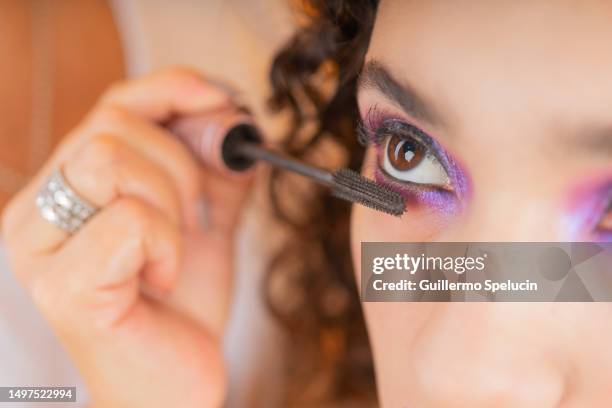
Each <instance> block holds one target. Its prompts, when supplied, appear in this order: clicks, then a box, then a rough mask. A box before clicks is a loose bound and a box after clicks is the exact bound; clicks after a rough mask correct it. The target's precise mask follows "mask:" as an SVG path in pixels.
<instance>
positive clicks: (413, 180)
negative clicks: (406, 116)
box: [358, 107, 467, 213]
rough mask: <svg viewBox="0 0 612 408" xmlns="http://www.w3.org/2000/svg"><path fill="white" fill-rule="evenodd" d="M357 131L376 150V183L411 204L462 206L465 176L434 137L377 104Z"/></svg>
mask: <svg viewBox="0 0 612 408" xmlns="http://www.w3.org/2000/svg"><path fill="white" fill-rule="evenodd" d="M358 134H359V139H360V141H361V142H362V144H367V145H371V146H373V148H374V149H375V150H376V157H377V165H376V169H375V171H374V176H375V178H376V180H377V182H379V183H381V184H384V185H386V186H388V187H389V188H392V189H394V190H396V191H398V192H399V193H401V194H402V195H404V196H405V197H406V199H407V201H408V203H409V204H413V205H426V206H428V207H431V208H434V209H438V210H443V211H446V212H453V213H454V212H457V211H459V210H460V209H461V207H462V200H463V198H464V197H465V194H466V191H467V183H466V178H465V176H464V175H463V174H464V173H463V172H462V171H461V170H460V169H459V166H458V165H457V164H456V162H455V160H454V159H453V158H452V157H451V156H450V155H449V154H448V153H447V152H446V150H445V149H444V148H442V146H441V145H440V144H439V143H438V142H437V141H436V140H435V139H434V138H433V137H431V136H429V135H428V134H427V133H425V132H424V131H422V130H421V129H420V128H418V127H417V126H415V125H413V124H411V123H408V122H406V121H405V120H403V119H400V118H396V117H393V116H391V115H387V114H385V113H384V112H383V111H381V110H379V109H378V108H377V107H372V108H371V109H370V110H369V111H368V113H367V114H366V115H365V117H364V119H363V121H362V123H361V125H360V127H359V131H358Z"/></svg>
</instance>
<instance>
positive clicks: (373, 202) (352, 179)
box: [331, 169, 406, 217]
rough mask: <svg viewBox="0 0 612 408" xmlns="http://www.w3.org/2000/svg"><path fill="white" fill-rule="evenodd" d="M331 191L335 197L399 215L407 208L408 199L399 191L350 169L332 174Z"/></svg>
mask: <svg viewBox="0 0 612 408" xmlns="http://www.w3.org/2000/svg"><path fill="white" fill-rule="evenodd" d="M332 176H333V180H334V183H333V185H332V186H331V192H332V194H333V195H334V196H335V197H338V198H342V199H344V200H348V201H350V202H353V203H358V204H361V205H364V206H366V207H369V208H372V209H374V210H377V211H381V212H384V213H387V214H390V215H395V216H397V217H399V216H400V215H402V214H403V213H404V211H405V210H406V201H405V200H404V197H403V196H402V195H400V194H399V193H397V192H395V191H393V190H391V189H389V188H387V187H385V186H381V185H380V184H377V183H376V182H374V181H372V180H369V179H367V178H365V177H363V176H362V175H361V174H359V173H357V172H356V171H353V170H350V169H340V170H337V171H336V172H334V173H333V174H332Z"/></svg>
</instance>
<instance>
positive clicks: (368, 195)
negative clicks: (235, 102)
mask: <svg viewBox="0 0 612 408" xmlns="http://www.w3.org/2000/svg"><path fill="white" fill-rule="evenodd" d="M228 121H229V123H228V124H227V125H225V124H224V123H220V124H219V125H218V126H213V127H212V128H211V126H210V120H209V119H205V118H201V117H191V118H183V119H180V120H178V121H176V122H174V123H172V124H171V125H170V126H169V130H170V131H171V132H172V133H174V134H175V135H177V136H178V137H179V138H180V139H181V140H182V141H183V142H184V143H185V144H186V145H187V146H188V147H189V148H190V149H191V151H192V152H193V153H194V154H195V156H196V157H198V158H199V159H200V160H201V161H202V162H206V163H209V164H211V163H212V165H213V166H215V167H225V168H228V169H230V170H232V171H235V172H241V171H245V170H247V169H249V168H250V167H252V166H253V165H254V164H255V163H256V162H257V161H260V160H261V161H265V162H267V163H269V164H271V165H273V166H276V167H279V168H281V169H284V170H287V171H290V172H293V173H296V174H300V175H302V176H304V177H307V178H309V179H311V180H314V181H316V182H317V183H319V184H322V185H325V186H327V187H328V188H329V190H330V192H331V193H332V195H333V196H335V197H337V198H340V199H343V200H346V201H350V202H352V203H358V204H361V205H364V206H366V207H369V208H372V209H374V210H378V211H381V212H384V213H387V214H391V215H395V216H400V215H402V214H403V213H404V211H405V209H406V203H405V200H404V197H403V196H402V195H400V194H399V193H397V192H395V191H393V190H391V189H389V188H387V187H385V186H381V185H380V184H377V183H375V182H374V181H372V180H368V179H367V178H365V177H363V176H362V175H361V174H359V173H357V172H356V171H353V170H350V169H339V170H335V171H328V170H324V169H321V168H318V167H314V166H310V165H308V164H306V163H303V162H300V161H298V160H296V159H294V158H291V157H289V156H287V155H284V154H282V153H278V152H274V151H272V150H270V149H268V148H266V147H264V146H263V145H262V143H261V140H262V138H261V137H260V134H259V132H258V130H257V128H255V126H253V125H251V124H250V123H249V122H248V120H242V121H241V120H237V119H236V118H234V119H231V120H229V119H228ZM236 123H238V124H236ZM211 129H212V130H211ZM224 129H225V130H224Z"/></svg>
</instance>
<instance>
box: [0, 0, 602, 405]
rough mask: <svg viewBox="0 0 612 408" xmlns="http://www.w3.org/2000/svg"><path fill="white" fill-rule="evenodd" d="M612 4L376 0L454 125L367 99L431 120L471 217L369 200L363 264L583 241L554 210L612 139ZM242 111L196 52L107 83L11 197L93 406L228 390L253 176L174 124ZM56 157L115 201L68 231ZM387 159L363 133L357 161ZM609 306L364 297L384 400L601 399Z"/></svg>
mask: <svg viewBox="0 0 612 408" xmlns="http://www.w3.org/2000/svg"><path fill="white" fill-rule="evenodd" d="M611 18H612V8H611V7H610V6H609V5H607V4H606V2H603V1H599V2H596V1H589V2H584V3H581V4H580V5H578V4H576V3H574V2H571V3H570V2H554V3H552V2H540V1H535V2H534V1H529V2H527V1H521V2H509V1H506V2H503V1H493V2H485V1H467V0H466V1H461V2H459V1H458V2H443V1H437V0H432V1H428V2H417V1H403V0H402V1H400V0H396V1H391V0H383V2H382V4H381V10H380V14H379V16H378V17H377V22H376V26H375V31H374V36H373V41H372V44H371V48H370V50H369V53H368V61H371V60H378V61H380V62H381V63H382V64H384V65H385V66H386V67H387V68H388V69H389V70H390V71H391V73H392V74H393V76H394V77H395V78H396V79H398V80H399V81H400V82H402V83H407V82H409V83H410V85H411V86H412V87H413V88H414V89H416V90H418V91H419V94H421V95H423V96H425V97H426V99H427V101H428V102H429V104H428V105H431V106H432V107H434V109H433V111H435V112H436V113H437V116H438V118H439V119H441V120H438V121H433V122H431V123H430V122H429V121H423V120H421V119H420V118H415V117H410V116H409V115H407V114H406V113H405V112H403V111H402V110H401V109H400V108H399V107H398V106H397V105H396V104H394V103H392V102H391V101H390V100H389V98H388V97H387V96H385V95H383V94H382V93H381V92H379V91H377V90H376V89H375V88H372V87H369V88H368V89H365V87H364V89H361V90H360V93H359V103H360V108H361V111H362V113H363V114H364V115H365V114H366V112H368V110H369V108H370V107H371V106H372V105H378V106H380V107H382V108H383V109H384V110H385V111H386V112H387V113H390V114H393V115H394V116H397V117H399V118H401V119H403V120H407V121H411V122H412V123H414V124H416V125H418V126H419V127H420V128H421V129H423V130H425V131H427V132H428V133H429V134H430V135H431V136H432V137H434V138H435V139H436V140H437V141H438V142H439V143H440V144H441V145H443V146H444V148H445V149H447V150H448V151H449V152H450V154H452V155H453V157H455V158H456V159H457V160H458V162H459V163H460V166H461V168H462V170H463V171H465V173H466V175H467V176H468V177H469V180H470V186H471V188H470V191H469V194H467V195H466V196H465V197H464V198H463V202H462V204H463V205H462V208H463V210H462V211H460V212H457V211H440V210H439V208H431V207H429V206H427V205H422V204H421V205H411V206H410V208H409V211H408V212H407V215H406V216H404V217H403V218H402V219H401V221H398V220H397V219H396V218H393V217H387V216H384V215H380V214H378V213H374V212H372V211H369V210H367V209H365V208H363V207H355V208H354V211H353V219H352V222H353V228H352V242H353V243H354V251H353V254H354V257H355V265H356V267H357V268H358V266H359V264H360V263H359V242H361V241H364V240H367V241H424V240H434V239H438V240H458V241H478V240H501V241H513V240H559V239H572V238H575V237H574V236H570V232H568V231H567V230H566V229H565V227H564V224H563V223H562V222H561V220H562V219H563V218H564V216H565V215H566V214H567V213H568V212H571V211H570V208H574V207H575V205H574V203H573V201H574V198H573V194H575V193H573V192H574V191H576V190H581V187H582V186H584V185H589V184H590V183H591V182H592V180H593V179H597V178H599V177H602V174H604V173H606V172H609V171H610V160H609V152H610V151H609V149H608V150H605V149H601V148H599V149H588V148H585V147H584V146H592V145H593V143H592V141H593V136H592V135H594V134H595V135H599V134H601V132H600V130H601V129H606V128H610V127H612V120H610V119H609V113H608V112H609V106H612V103H611V102H612V96H611V95H612V93H610V92H602V90H606V89H612V75H610V72H612V55H611V54H610V53H609V50H608V49H609V45H608V44H609V41H608V39H609V38H610V37H612V28H610V27H609V26H610V25H609V24H608V22H609V21H610V19H611ZM517 27H520V29H517ZM560 44H561V45H562V46H561V45H560ZM584 44H588V47H585V46H584ZM568 55H570V56H572V57H571V58H568V57H567V56H568ZM449 61H452V63H449ZM509 61H510V62H512V63H509ZM560 61H562V63H561V62H560ZM151 95H156V97H155V98H151ZM576 101H579V102H580V103H576ZM235 108H236V106H235V103H234V102H233V101H232V100H231V98H230V97H229V96H228V95H226V94H225V93H224V92H223V91H222V90H221V89H218V88H217V87H216V86H215V85H213V84H212V83H210V82H209V81H207V80H206V79H205V78H203V77H202V76H201V75H199V74H197V73H194V72H192V71H189V70H185V69H173V70H169V71H165V72H161V73H157V74H154V75H151V76H148V77H145V78H142V79H138V80H136V81H132V82H127V83H121V84H119V85H117V86H114V87H113V88H111V89H110V90H109V91H107V93H106V94H105V95H104V96H103V97H102V98H101V99H100V100H99V101H98V103H97V104H96V106H95V107H94V108H93V110H92V111H91V112H90V114H89V115H88V116H87V117H86V118H85V119H83V120H82V121H81V122H80V123H79V124H78V125H77V126H76V127H74V129H73V130H71V131H70V132H68V133H67V134H66V135H65V137H64V139H63V141H62V143H61V144H60V146H59V147H58V149H57V150H56V151H55V152H54V154H53V155H52V157H51V158H50V159H49V161H48V162H47V163H46V164H45V165H44V166H43V167H42V169H40V171H39V172H38V174H37V175H36V176H35V177H34V178H33V179H32V180H31V182H30V183H29V184H28V185H27V186H26V187H25V188H24V189H22V190H21V191H20V192H19V194H17V195H16V196H15V197H14V198H13V199H12V200H11V202H10V203H9V205H8V206H7V208H6V210H5V212H4V215H3V223H2V227H3V238H4V242H5V243H6V246H7V252H8V254H9V257H10V262H11V266H12V270H13V271H14V272H15V274H16V275H17V277H18V278H19V279H20V280H21V282H22V283H23V285H24V286H25V287H26V288H27V289H28V290H29V291H30V293H31V295H32V298H33V299H34V301H35V303H36V304H37V306H38V307H39V309H40V310H41V312H42V314H43V315H44V316H45V318H46V319H47V320H48V321H49V323H50V324H51V326H52V327H53V328H54V330H55V331H56V333H57V334H58V336H59V338H60V339H61V341H62V342H63V344H64V345H65V347H66V349H67V350H68V351H69V353H70V354H71V357H72V359H73V360H74V361H75V363H76V365H77V367H78V368H79V370H80V372H81V373H82V375H83V377H84V379H85V381H86V383H87V386H88V389H89V392H90V394H91V397H92V405H93V406H100V407H118V406H121V407H123V406H129V407H158V406H159V407H167V406H173V405H175V401H176V396H177V395H181V396H183V397H184V400H182V401H181V406H182V407H187V408H189V407H203V406H205V407H214V406H221V405H222V403H223V401H224V400H225V397H226V395H225V394H226V391H227V384H226V381H227V380H226V375H225V371H224V370H225V367H224V362H223V359H222V356H221V352H220V340H221V334H222V332H223V328H224V325H225V323H226V319H227V311H228V305H229V304H230V301H231V291H230V287H231V277H232V270H233V265H232V261H231V260H232V259H233V245H232V243H233V238H234V232H235V229H236V225H237V222H238V217H239V214H240V212H241V209H242V203H243V198H244V196H245V194H246V192H247V190H248V185H249V180H248V179H235V178H234V176H233V175H232V174H228V173H227V172H224V171H223V169H220V168H218V167H217V166H215V164H214V160H212V159H213V158H205V159H206V160H205V165H204V166H200V165H198V164H197V163H196V162H195V160H194V159H193V158H192V157H191V156H190V155H189V154H188V152H187V151H186V149H185V148H184V146H183V145H181V144H180V143H179V142H178V141H177V140H176V138H174V137H172V136H171V135H170V134H169V133H168V132H167V131H166V130H164V128H163V127H162V126H161V124H162V123H163V122H165V120H167V119H168V118H169V117H170V116H174V115H184V116H189V115H193V114H202V113H204V114H205V117H208V118H209V119H210V121H211V123H213V122H219V121H222V120H223V119H222V118H223V117H228V116H231V115H234V114H235ZM217 136H218V135H217ZM217 136H215V137H217ZM598 140H599V139H598ZM517 141H519V142H520V143H517ZM585 141H590V142H588V143H584V142H585ZM500 152H503V154H502V153H500ZM559 163H563V165H562V166H560V165H559ZM58 167H61V168H62V169H63V170H64V173H65V176H66V178H67V180H68V182H69V183H70V184H71V185H72V186H73V187H74V188H75V190H77V191H78V192H79V194H81V195H82V196H83V197H85V198H87V199H89V200H90V201H92V202H93V203H95V204H96V205H98V206H100V207H101V210H100V212H99V213H98V214H97V215H96V216H95V217H94V218H93V219H91V220H90V221H89V222H88V223H87V224H86V225H85V226H84V227H83V228H82V229H81V230H79V231H78V232H77V233H76V234H74V235H73V236H68V235H67V234H65V233H63V232H62V231H60V230H58V229H57V228H55V227H54V226H52V225H51V224H49V223H47V222H45V221H44V220H42V219H41V218H40V216H39V214H38V210H37V209H36V208H35V206H34V196H35V194H36V192H37V191H38V189H39V188H40V186H41V185H42V184H43V183H44V181H45V179H46V178H47V177H48V175H49V174H50V172H51V171H52V170H53V169H56V168H58ZM375 167H376V152H375V151H374V149H373V148H371V149H370V151H369V154H368V159H367V161H366V163H365V166H364V172H365V173H366V174H368V175H370V176H372V175H373V172H374V169H375ZM607 174H609V173H607ZM534 175H537V177H535V176H534ZM230 181H231V182H230ZM202 201H204V202H206V206H207V209H208V211H207V213H206V214H208V216H207V217H205V219H204V220H202V217H201V212H200V209H201V203H202ZM517 214H518V215H520V216H517ZM509 217H511V218H512V220H513V222H512V223H509V222H507V220H508V218H509ZM196 248H197V250H196ZM203 265H205V266H206V267H203ZM357 273H359V271H358V270H357ZM357 276H358V275H357ZM143 288H144V290H141V289H143ZM145 293H146V294H145ZM610 309H611V307H610V306H609V305H606V304H567V305H564V304H537V305H533V304H512V305H506V304H459V303H457V304H401V303H397V304H395V303H383V304H375V303H369V304H364V310H365V313H366V318H367V323H368V328H369V332H370V338H371V341H372V346H373V351H374V357H375V363H376V371H377V382H378V387H379V394H380V398H381V404H382V406H385V407H411V408H412V407H438V406H440V407H455V406H456V407H466V406H469V407H479V406H487V407H489V406H495V407H504V406H508V407H516V406H521V407H531V406H533V407H548V406H550V407H556V406H563V407H573V406H576V407H582V406H605V404H606V403H607V401H609V400H610V398H612V395H611V394H610V391H609V387H608V384H609V383H610V381H612V378H611V377H612V375H610V373H612V357H611V356H610V353H608V348H609V339H610V338H612V323H610V322H609V320H610V319H609V315H610V312H611V310H610ZM552 339H554V341H552ZM117 367H121V369H120V370H119V369H117ZM169 373H171V374H169ZM126 384H129V385H130V386H129V387H126Z"/></svg>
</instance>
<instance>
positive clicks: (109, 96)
mask: <svg viewBox="0 0 612 408" xmlns="http://www.w3.org/2000/svg"><path fill="white" fill-rule="evenodd" d="M127 83H128V81H127V80H122V81H116V82H114V83H112V84H110V85H109V86H108V88H106V91H104V93H103V94H102V96H101V97H100V102H102V103H104V102H106V101H111V100H113V99H114V98H115V95H117V94H118V93H119V92H120V91H121V90H122V89H123V88H124V87H125V86H126V84H127Z"/></svg>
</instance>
